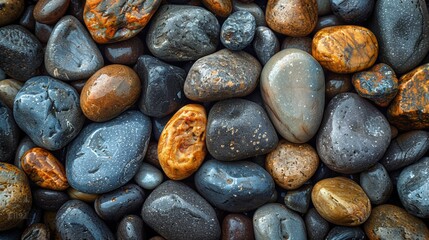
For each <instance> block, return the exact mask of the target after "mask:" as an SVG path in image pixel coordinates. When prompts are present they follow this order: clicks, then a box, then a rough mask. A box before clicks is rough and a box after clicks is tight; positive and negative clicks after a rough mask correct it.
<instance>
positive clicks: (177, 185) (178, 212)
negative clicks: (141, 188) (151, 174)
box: [141, 180, 221, 240]
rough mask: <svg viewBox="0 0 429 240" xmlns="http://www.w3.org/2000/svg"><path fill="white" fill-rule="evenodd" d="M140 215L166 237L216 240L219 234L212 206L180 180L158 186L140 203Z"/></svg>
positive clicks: (179, 239) (187, 239)
mask: <svg viewBox="0 0 429 240" xmlns="http://www.w3.org/2000/svg"><path fill="white" fill-rule="evenodd" d="M141 214H142V217H143V221H145V223H146V224H147V225H149V226H150V227H151V228H152V229H154V230H155V231H156V232H157V233H159V234H161V235H162V236H163V237H165V238H166V239H176V240H199V239H207V240H217V239H219V238H220V235H221V229H220V225H219V221H218V219H217V217H216V213H215V211H214V209H213V208H212V206H210V204H209V203H208V202H207V201H206V200H204V198H202V197H201V196H200V195H199V194H198V193H196V192H195V191H194V190H192V189H191V188H190V187H188V186H186V185H185V184H183V183H181V182H177V181H171V180H168V181H166V182H164V183H162V184H161V185H159V186H158V187H157V188H156V189H155V190H154V191H153V192H152V193H151V194H150V195H149V197H148V198H147V199H146V201H145V202H144V204H143V209H142V212H141ZM195 226H198V227H195Z"/></svg>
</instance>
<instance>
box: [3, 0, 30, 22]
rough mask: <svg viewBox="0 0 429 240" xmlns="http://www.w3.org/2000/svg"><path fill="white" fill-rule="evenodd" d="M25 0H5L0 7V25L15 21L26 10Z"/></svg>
mask: <svg viewBox="0 0 429 240" xmlns="http://www.w3.org/2000/svg"><path fill="white" fill-rule="evenodd" d="M24 7H25V1H24V0H3V1H2V7H1V8H0V27H1V26H5V25H8V24H9V23H12V22H14V21H15V20H16V19H18V18H19V16H21V13H22V12H23V11H24Z"/></svg>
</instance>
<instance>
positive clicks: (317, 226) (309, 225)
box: [304, 208, 330, 240]
mask: <svg viewBox="0 0 429 240" xmlns="http://www.w3.org/2000/svg"><path fill="white" fill-rule="evenodd" d="M304 220H305V226H306V229H307V236H308V239H309V240H324V239H325V236H326V235H327V234H328V232H329V229H330V227H329V222H328V221H326V220H325V219H324V218H323V217H322V216H320V214H319V213H318V212H317V210H316V209H315V208H311V209H309V210H308V211H307V213H306V214H305V219H304Z"/></svg>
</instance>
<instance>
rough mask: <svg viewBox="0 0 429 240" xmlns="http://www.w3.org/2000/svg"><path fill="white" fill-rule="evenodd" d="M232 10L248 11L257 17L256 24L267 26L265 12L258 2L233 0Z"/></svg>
mask: <svg viewBox="0 0 429 240" xmlns="http://www.w3.org/2000/svg"><path fill="white" fill-rule="evenodd" d="M232 3H233V4H232V10H233V11H234V12H238V11H248V12H250V13H251V14H252V15H253V17H255V22H256V26H257V27H258V26H266V25H267V23H266V22H265V14H264V11H263V10H262V8H261V7H260V6H259V5H258V4H256V3H243V2H240V1H238V0H233V1H232Z"/></svg>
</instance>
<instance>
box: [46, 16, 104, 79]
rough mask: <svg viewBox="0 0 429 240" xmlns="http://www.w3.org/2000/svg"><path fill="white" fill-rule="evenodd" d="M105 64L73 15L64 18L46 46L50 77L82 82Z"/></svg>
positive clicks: (83, 28) (84, 29)
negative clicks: (81, 80)
mask: <svg viewBox="0 0 429 240" xmlns="http://www.w3.org/2000/svg"><path fill="white" fill-rule="evenodd" d="M103 65H104V60H103V56H102V55H101V53H100V51H99V50H98V48H97V45H96V44H95V42H94V41H93V40H92V38H91V36H90V35H89V33H88V31H87V30H86V28H85V27H84V26H83V25H82V23H80V22H79V20H77V19H76V18H75V17H73V16H65V17H63V18H61V19H60V21H58V23H57V24H56V25H55V27H54V29H53V30H52V33H51V36H50V38H49V41H48V43H47V45H46V52H45V68H46V70H47V71H48V73H49V75H51V76H53V77H55V78H58V79H61V80H64V81H72V80H80V79H84V78H89V77H91V75H92V74H94V73H95V72H96V71H97V70H98V69H100V68H101V67H103Z"/></svg>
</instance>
